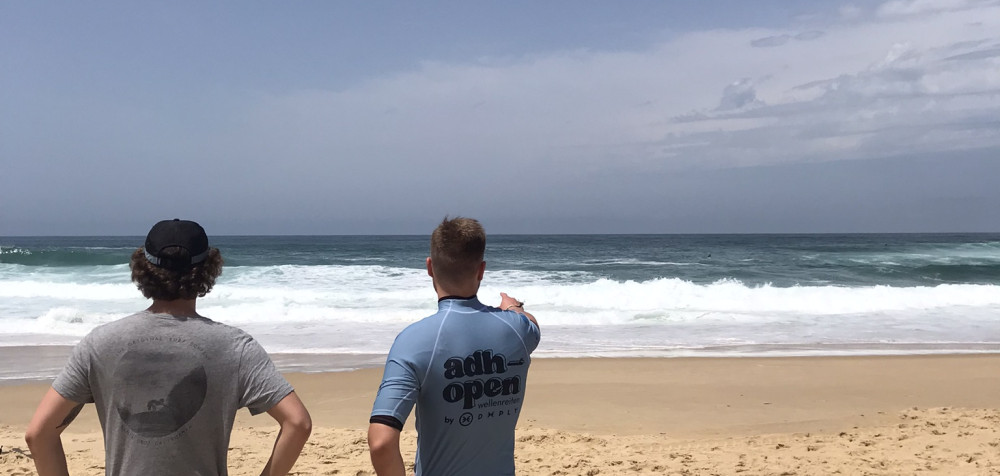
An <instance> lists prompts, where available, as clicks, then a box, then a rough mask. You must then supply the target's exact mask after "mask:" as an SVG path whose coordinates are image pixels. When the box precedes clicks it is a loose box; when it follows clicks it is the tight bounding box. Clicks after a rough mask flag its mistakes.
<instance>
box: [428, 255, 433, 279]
mask: <svg viewBox="0 0 1000 476" xmlns="http://www.w3.org/2000/svg"><path fill="white" fill-rule="evenodd" d="M427 276H430V277H432V278H433V277H434V267H433V266H431V257H430V256H428V257H427Z"/></svg>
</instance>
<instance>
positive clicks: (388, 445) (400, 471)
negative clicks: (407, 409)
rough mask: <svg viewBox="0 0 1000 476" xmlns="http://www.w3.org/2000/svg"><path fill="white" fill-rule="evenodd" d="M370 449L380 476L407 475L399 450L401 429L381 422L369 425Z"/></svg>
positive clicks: (373, 464)
mask: <svg viewBox="0 0 1000 476" xmlns="http://www.w3.org/2000/svg"><path fill="white" fill-rule="evenodd" d="M368 450H369V452H370V453H371V457H372V466H374V467H375V474H377V475H378V476H405V475H406V467H405V466H404V465H403V455H402V453H400V451H399V430H397V429H395V428H393V427H391V426H389V425H383V424H381V423H372V424H371V425H368Z"/></svg>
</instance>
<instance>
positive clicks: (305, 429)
mask: <svg viewBox="0 0 1000 476" xmlns="http://www.w3.org/2000/svg"><path fill="white" fill-rule="evenodd" d="M281 427H282V430H283V431H287V432H289V433H294V434H296V435H299V436H300V437H301V438H302V439H307V438H309V435H311V434H312V417H310V416H309V412H307V411H303V412H302V414H301V415H296V417H295V418H289V419H287V420H285V421H284V422H283V424H282V425H281Z"/></svg>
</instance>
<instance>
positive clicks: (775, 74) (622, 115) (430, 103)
mask: <svg viewBox="0 0 1000 476" xmlns="http://www.w3.org/2000/svg"><path fill="white" fill-rule="evenodd" d="M889 3H893V2H889ZM896 3H898V4H895V3H894V4H893V5H889V4H886V5H883V7H884V8H883V9H882V10H881V11H882V13H881V14H877V15H876V14H867V15H868V16H865V15H866V14H864V13H863V12H861V13H858V16H855V17H854V18H852V19H850V20H843V19H841V17H839V16H838V17H836V18H831V19H828V21H827V23H826V24H823V25H817V26H821V27H822V28H818V29H817V28H813V29H803V30H800V33H795V34H789V33H785V32H784V31H788V30H787V29H783V30H781V31H777V30H766V29H745V30H706V31H700V32H691V33H688V34H684V35H680V36H677V37H673V38H672V39H671V40H669V41H665V42H661V43H658V44H651V45H649V47H647V48H645V49H639V50H633V51H593V50H576V51H562V52H555V53H548V54H542V55H534V56H526V57H504V58H479V59H477V61H476V62H470V63H442V62H427V63H424V64H422V65H421V66H420V67H419V68H417V69H414V70H412V71H407V72H403V73H397V74H393V75H387V76H383V77H380V78H376V79H372V80H370V81H366V82H363V83H360V84H356V85H354V86H351V87H348V88H345V89H341V90H321V89H317V90H307V91H297V92H293V93H288V94H280V95H264V96H261V97H260V98H259V100H258V101H257V102H256V106H255V108H254V110H252V111H251V114H250V115H249V116H248V120H247V125H248V126H247V127H249V129H248V130H241V131H240V136H241V137H242V138H241V139H239V141H240V142H241V143H242V147H244V152H245V154H244V156H245V157H247V159H246V160H251V161H253V160H256V161H258V162H260V163H266V162H268V161H269V160H271V159H270V157H272V156H273V155H277V154H281V156H283V157H286V158H287V160H289V161H291V162H293V164H292V165H291V166H290V167H292V168H295V169H301V170H312V171H313V172H312V173H311V174H310V176H311V177H330V176H333V175H335V174H344V175H350V174H367V175H374V176H380V177H383V178H382V182H383V183H384V186H385V187H392V186H400V185H401V184H404V183H406V181H407V180H408V179H409V178H410V177H414V176H419V175H420V174H421V173H422V171H425V170H428V169H433V170H439V171H443V172H440V173H442V174H443V175H444V176H445V179H446V178H447V177H460V176H461V175H462V174H468V173H470V172H471V173H475V174H476V175H478V176H495V175H501V174H504V173H505V170H508V169H516V170H520V171H524V170H530V171H531V173H532V174H534V175H536V176H538V177H541V178H544V179H545V180H551V181H553V182H555V183H563V182H567V183H569V182H572V181H573V180H580V179H582V178H584V177H593V176H599V175H601V174H603V173H610V172H613V171H623V170H662V169H669V168H678V167H679V168H685V167H738V166H753V165H762V164H775V163H791V162H813V161H833V160H846V159H862V158H867V157H882V156H894V155H900V154H906V153H910V152H913V151H920V152H928V151H935V150H939V151H946V150H961V149H965V148H969V147H1000V129H998V128H996V127H995V125H994V122H995V121H993V120H992V119H990V118H991V117H993V116H996V115H998V114H1000V112H998V111H1000V94H998V92H1000V78H998V77H997V75H996V62H995V61H996V60H995V58H996V54H995V52H996V49H997V45H1000V34H998V33H997V32H1000V8H998V7H996V6H992V5H987V4H985V3H982V2H953V3H949V4H948V5H950V6H949V7H948V8H946V9H940V10H936V11H937V14H935V15H916V14H913V15H909V16H899V17H895V18H893V19H891V20H887V19H885V15H886V12H903V11H908V12H917V11H924V10H926V8H929V7H927V5H926V4H920V3H915V2H903V3H899V2H896ZM959 6H962V8H958V7H959ZM921 9H924V10H921ZM841 13H842V12H841ZM975 22H980V23H982V24H981V25H980V26H970V24H972V23H975ZM776 44H781V47H780V48H761V47H760V46H766V45H776ZM246 137H249V138H250V139H243V138H246ZM234 141H235V139H234ZM254 157H258V158H257V159H254ZM294 163H301V165H295V164H294ZM307 180H309V179H307ZM317 180H318V179H317ZM331 180H334V181H335V183H337V184H338V186H342V187H345V190H353V188H354V187H355V185H354V184H352V183H341V182H340V181H338V180H339V179H337V178H336V177H333V178H331ZM315 186H317V187H319V186H320V185H319V183H317V184H316V185H315ZM345 193H346V192H345Z"/></svg>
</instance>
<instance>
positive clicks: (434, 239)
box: [431, 217, 486, 284]
mask: <svg viewBox="0 0 1000 476" xmlns="http://www.w3.org/2000/svg"><path fill="white" fill-rule="evenodd" d="M485 253H486V231H485V230H483V226H482V225H480V224H479V222H478V221H476V220H475V219H472V218H464V217H455V218H452V219H449V218H448V217H444V220H443V221H442V222H441V224H440V225H438V227H437V228H435V229H434V233H431V266H432V267H433V269H434V277H435V278H437V279H438V280H439V281H441V282H443V283H446V284H458V283H461V282H462V281H464V280H466V279H469V278H470V277H471V276H475V275H476V273H478V272H479V265H480V264H481V263H482V262H483V255H484V254H485Z"/></svg>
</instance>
